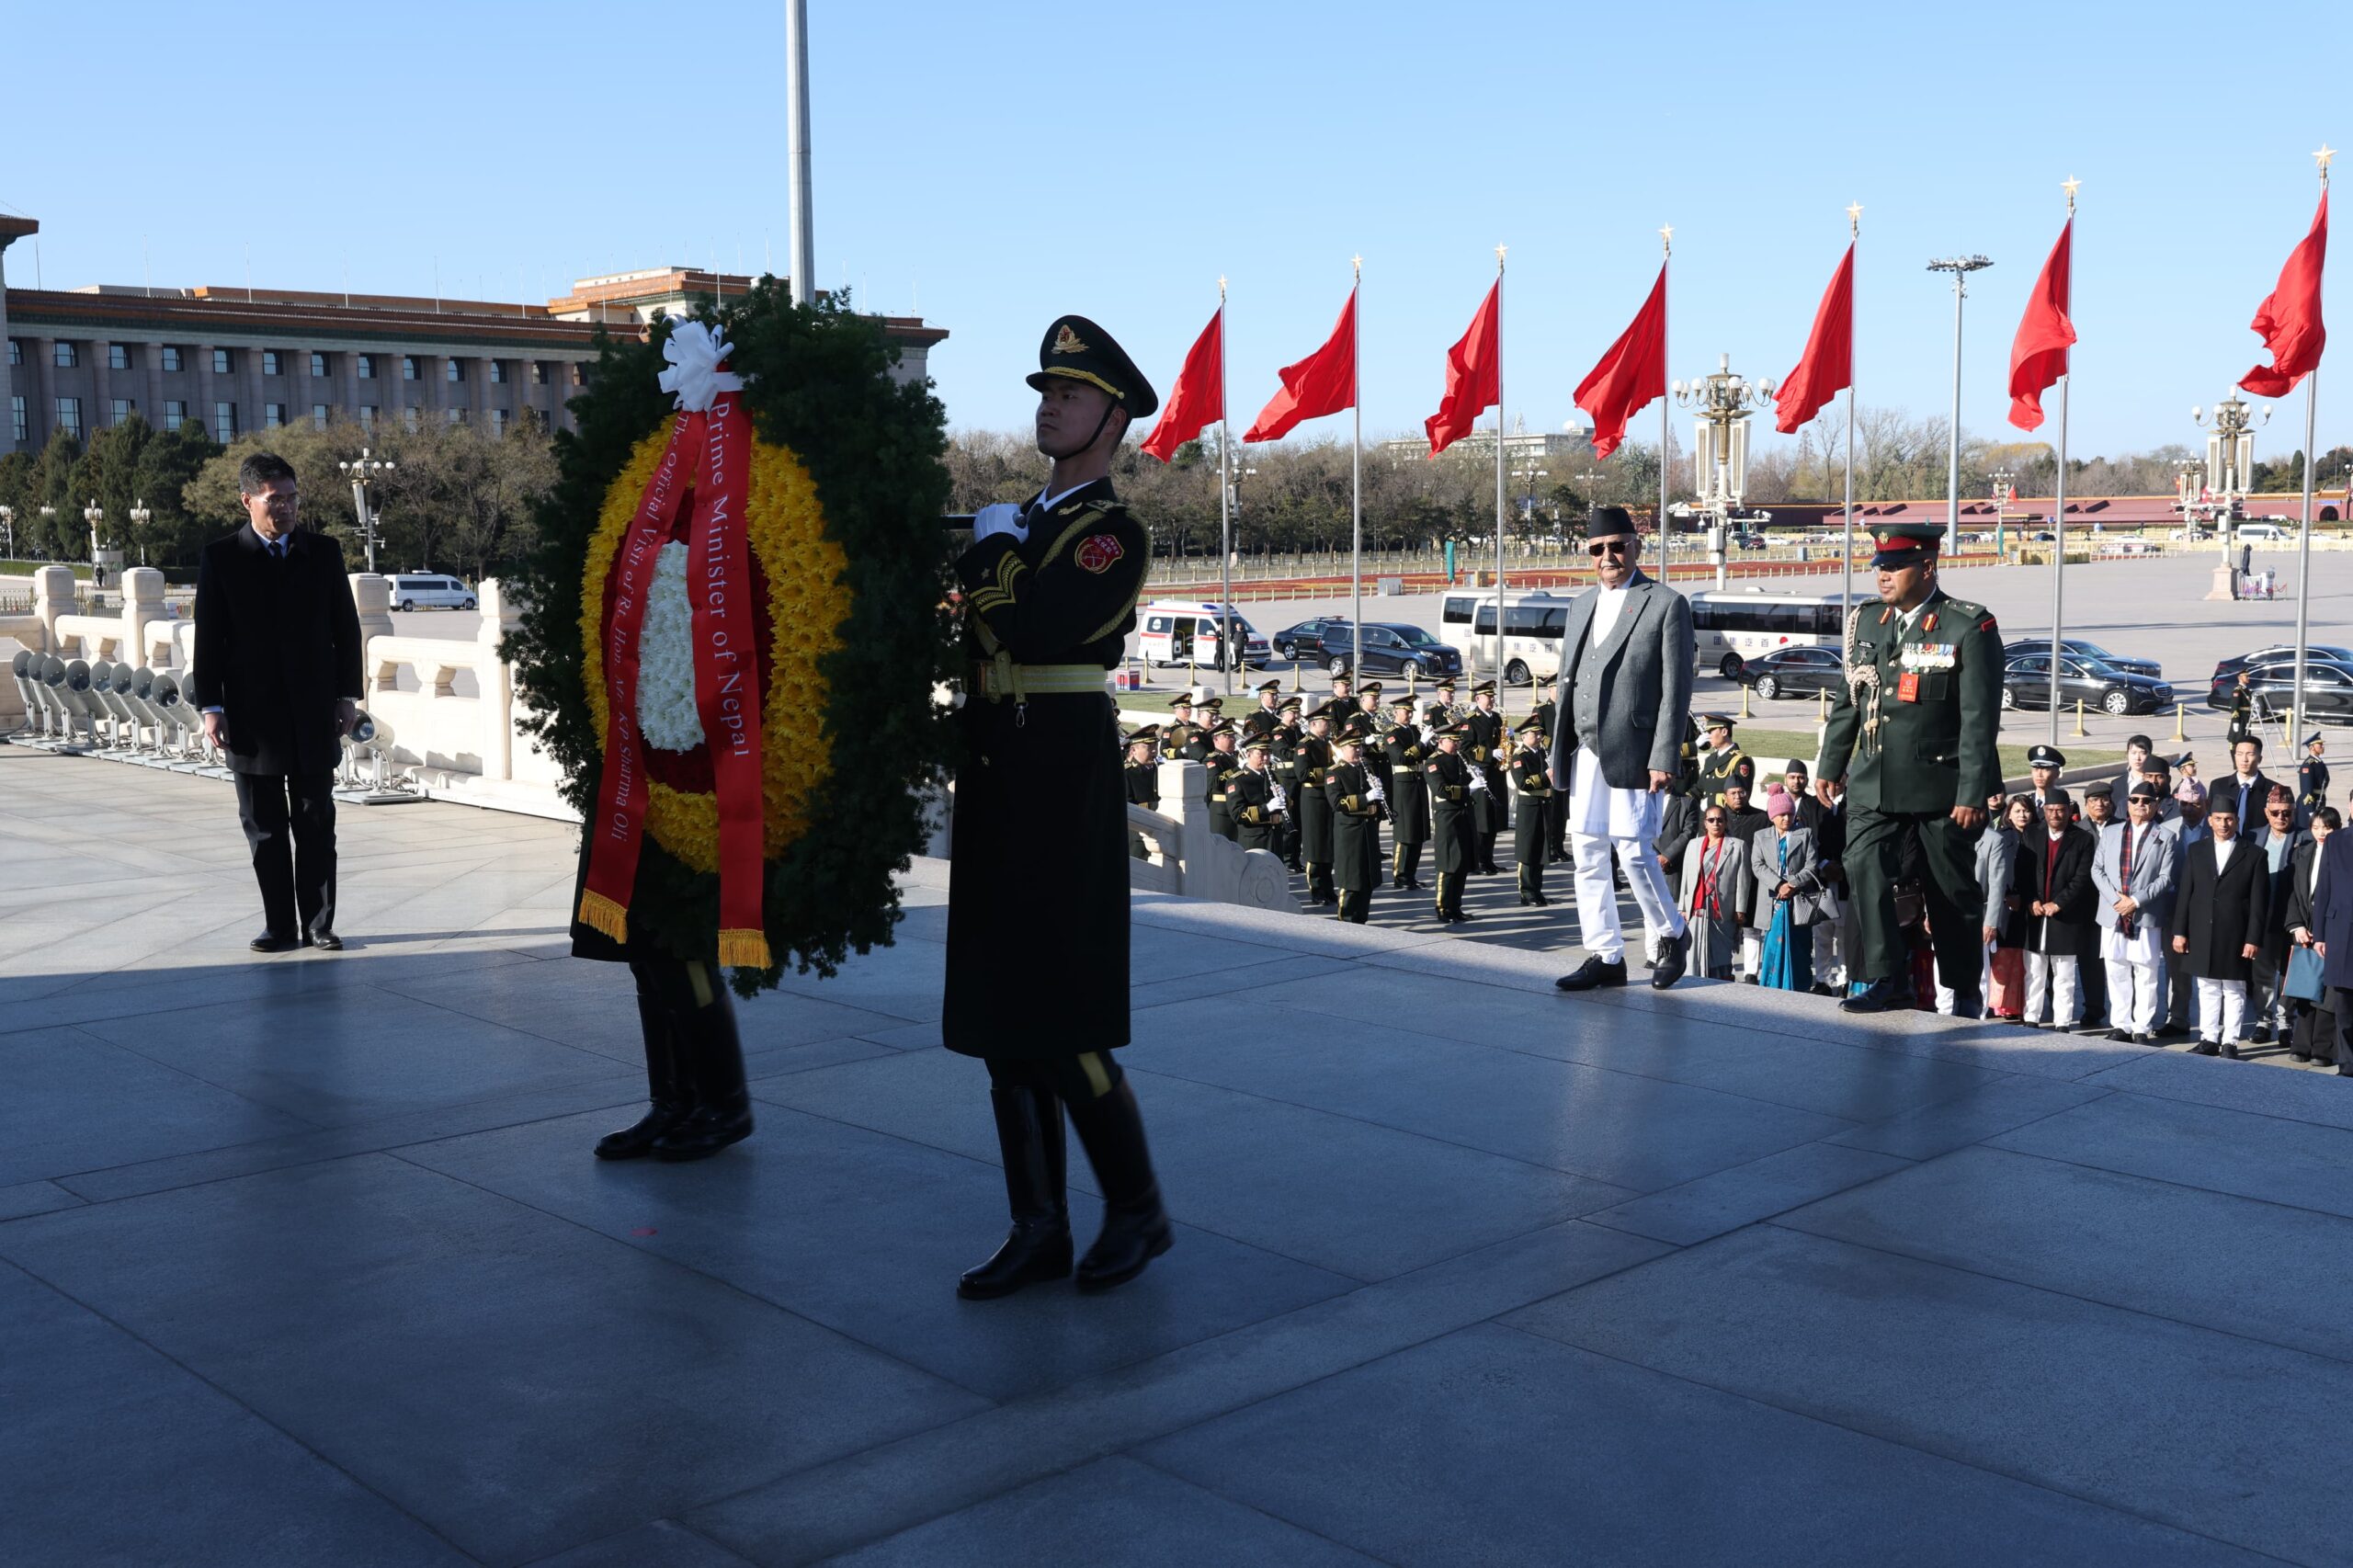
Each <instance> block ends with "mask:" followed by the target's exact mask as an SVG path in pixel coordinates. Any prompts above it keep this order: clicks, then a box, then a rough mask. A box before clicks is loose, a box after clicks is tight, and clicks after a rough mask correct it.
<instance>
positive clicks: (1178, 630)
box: [1136, 599, 1275, 670]
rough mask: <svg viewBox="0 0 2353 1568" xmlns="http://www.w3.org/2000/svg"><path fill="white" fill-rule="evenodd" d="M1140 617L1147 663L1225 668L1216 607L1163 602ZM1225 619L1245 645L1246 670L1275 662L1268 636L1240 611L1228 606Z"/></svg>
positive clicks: (1146, 609) (1142, 611)
mask: <svg viewBox="0 0 2353 1568" xmlns="http://www.w3.org/2000/svg"><path fill="white" fill-rule="evenodd" d="M1136 617H1137V619H1138V622H1139V623H1140V625H1141V627H1142V631H1141V633H1140V635H1139V641H1140V642H1142V649H1141V652H1142V656H1143V661H1144V663H1145V664H1147V665H1182V664H1187V663H1190V664H1192V665H1194V666H1195V667H1196V668H1199V669H1210V670H1222V669H1223V668H1224V667H1225V663H1224V658H1223V654H1222V650H1221V649H1220V647H1219V638H1218V620H1219V614H1218V607H1217V606H1216V605H1214V604H1191V603H1181V602H1178V601H1176V600H1173V599H1171V600H1163V601H1161V602H1159V603H1156V604H1148V605H1145V606H1144V607H1143V608H1142V609H1139V610H1138V611H1137V612H1136ZM1224 619H1226V620H1227V621H1229V622H1230V623H1231V624H1232V625H1233V629H1234V634H1235V636H1236V637H1237V638H1238V639H1239V640H1240V642H1241V643H1242V664H1241V667H1242V668H1244V669H1255V668H1261V667H1263V666H1265V665H1268V664H1270V663H1272V662H1273V660H1274V656H1275V651H1274V649H1273V647H1272V646H1271V645H1269V644H1268V642H1267V635H1266V633H1265V632H1263V631H1259V630H1258V629H1257V628H1256V627H1255V626H1253V625H1251V624H1250V622H1249V621H1248V620H1246V619H1244V618H1243V615H1242V612H1241V611H1240V610H1237V609H1235V608H1233V606H1232V605H1228V606H1226V607H1225V614H1224Z"/></svg>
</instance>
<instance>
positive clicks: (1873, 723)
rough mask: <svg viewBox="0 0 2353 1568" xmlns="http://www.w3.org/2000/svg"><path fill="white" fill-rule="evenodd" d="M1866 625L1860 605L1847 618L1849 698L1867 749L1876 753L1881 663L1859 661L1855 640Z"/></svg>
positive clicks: (1848, 613)
mask: <svg viewBox="0 0 2353 1568" xmlns="http://www.w3.org/2000/svg"><path fill="white" fill-rule="evenodd" d="M1862 625H1863V607H1862V606H1860V605H1857V606H1856V607H1855V608H1853V609H1852V610H1850V611H1848V612H1847V697H1848V700H1850V701H1852V702H1853V703H1854V705H1855V708H1856V710H1857V711H1859V713H1861V714H1862V716H1863V730H1862V743H1863V749H1864V750H1865V751H1870V752H1875V751H1877V750H1878V749H1879V661H1878V660H1877V659H1875V658H1874V659H1858V658H1856V657H1855V640H1856V638H1857V636H1858V635H1859V633H1860V632H1861V631H1862ZM1866 691H1868V692H1869V693H1870V698H1869V702H1870V706H1869V707H1865V706H1864V703H1865V698H1864V693H1865V692H1866Z"/></svg>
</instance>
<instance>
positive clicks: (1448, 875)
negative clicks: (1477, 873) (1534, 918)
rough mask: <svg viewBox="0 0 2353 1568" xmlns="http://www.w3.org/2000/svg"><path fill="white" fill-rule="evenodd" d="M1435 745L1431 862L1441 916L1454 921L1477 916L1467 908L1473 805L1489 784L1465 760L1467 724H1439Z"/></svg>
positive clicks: (1430, 780)
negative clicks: (1464, 901)
mask: <svg viewBox="0 0 2353 1568" xmlns="http://www.w3.org/2000/svg"><path fill="white" fill-rule="evenodd" d="M1433 706H1435V705H1433ZM1431 744H1433V745H1435V746H1437V748H1438V751H1437V753H1436V755H1434V756H1431V758H1430V759H1429V760H1428V761H1427V762H1426V763H1424V764H1423V765H1422V778H1424V779H1425V780H1426V781H1427V788H1428V790H1429V796H1430V845H1431V848H1430V859H1431V862H1432V869H1435V870H1436V871H1437V872H1438V903H1437V905H1436V908H1437V913H1438V918H1439V919H1440V920H1444V921H1448V922H1449V923H1450V922H1453V921H1457V920H1468V919H1470V918H1472V917H1471V916H1470V915H1467V914H1465V913H1463V909H1462V883H1463V880H1464V878H1465V877H1466V876H1467V875H1468V874H1469V872H1470V869H1471V855H1472V832H1473V829H1472V825H1471V801H1472V797H1473V796H1475V795H1477V794H1478V793H1479V792H1480V791H1481V790H1484V789H1485V788H1486V784H1485V782H1484V780H1483V779H1482V778H1480V775H1479V770H1478V769H1477V768H1475V767H1472V766H1471V765H1470V764H1469V763H1467V762H1465V761H1463V760H1462V756H1461V744H1462V726H1461V725H1460V724H1441V725H1439V726H1438V728H1437V731H1436V734H1435V737H1434V739H1433V740H1432V742H1431Z"/></svg>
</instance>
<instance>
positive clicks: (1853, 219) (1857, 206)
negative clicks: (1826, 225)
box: [1847, 201, 1863, 235]
mask: <svg viewBox="0 0 2353 1568" xmlns="http://www.w3.org/2000/svg"><path fill="white" fill-rule="evenodd" d="M1862 232H1863V204H1862V203H1861V202H1859V201H1849V202H1848V203H1847V233H1848V234H1849V235H1855V234H1860V233H1862Z"/></svg>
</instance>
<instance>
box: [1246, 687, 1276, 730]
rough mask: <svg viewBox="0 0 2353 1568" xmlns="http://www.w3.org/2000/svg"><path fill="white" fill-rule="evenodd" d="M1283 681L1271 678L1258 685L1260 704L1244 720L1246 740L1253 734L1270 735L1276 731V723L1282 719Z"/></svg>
mask: <svg viewBox="0 0 2353 1568" xmlns="http://www.w3.org/2000/svg"><path fill="white" fill-rule="evenodd" d="M1282 697H1283V683H1282V682H1280V681H1279V680H1270V681H1266V682H1263V683H1261V684H1260V686H1259V687H1258V706H1257V707H1256V708H1255V709H1253V710H1251V712H1250V716H1249V717H1248V718H1247V719H1245V720H1243V721H1242V734H1243V738H1244V739H1245V740H1246V739H1248V738H1249V737H1250V736H1252V735H1268V734H1272V733H1274V729H1275V726H1276V724H1278V723H1279V722H1281V720H1282Z"/></svg>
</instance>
